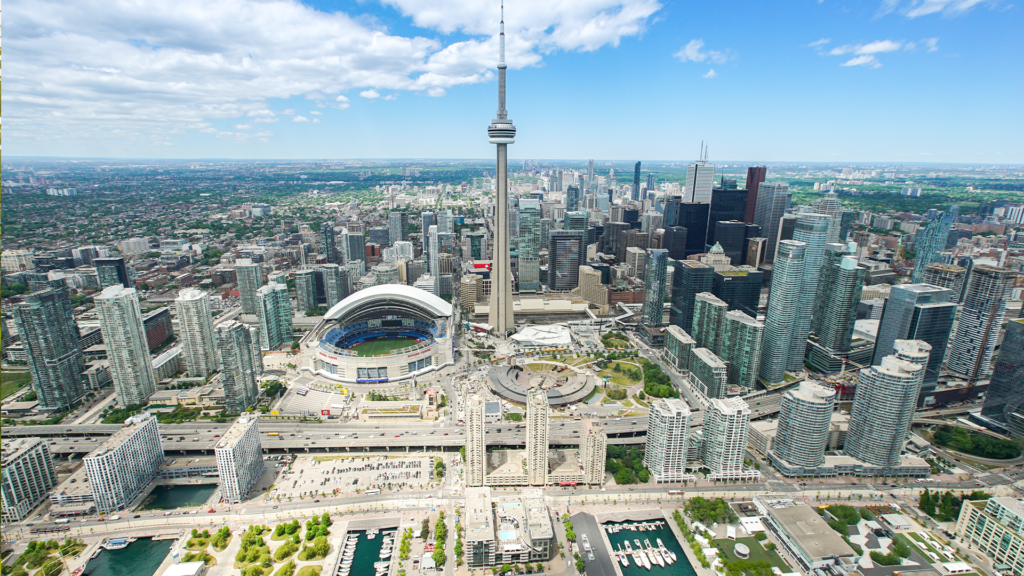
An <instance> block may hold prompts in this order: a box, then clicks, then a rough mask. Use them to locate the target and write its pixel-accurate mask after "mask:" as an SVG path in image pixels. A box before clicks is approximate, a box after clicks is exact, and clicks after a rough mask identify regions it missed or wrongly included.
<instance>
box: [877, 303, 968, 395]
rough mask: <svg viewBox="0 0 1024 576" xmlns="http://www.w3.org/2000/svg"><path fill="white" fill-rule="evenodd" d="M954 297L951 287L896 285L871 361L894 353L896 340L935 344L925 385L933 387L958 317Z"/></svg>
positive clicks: (879, 363) (886, 307) (880, 327)
mask: <svg viewBox="0 0 1024 576" xmlns="http://www.w3.org/2000/svg"><path fill="white" fill-rule="evenodd" d="M951 298H952V293H951V292H950V291H949V290H948V289H946V288H940V287H938V286H931V285H929V284H897V285H895V286H893V287H892V289H891V290H890V291H889V298H888V299H886V301H885V309H884V310H883V311H882V319H881V321H880V322H879V325H878V336H877V338H876V339H875V352H874V357H873V359H872V361H871V363H872V364H874V365H876V366H877V365H881V363H882V359H883V358H885V357H886V356H890V355H892V354H893V351H894V346H895V344H896V341H897V340H923V341H924V342H927V343H928V344H930V345H931V347H932V353H931V355H930V357H929V359H928V366H927V367H926V368H925V373H924V384H925V386H926V388H927V387H934V385H935V384H936V382H938V379H939V369H940V368H941V367H942V360H943V358H945V356H946V344H947V342H949V333H950V331H951V330H952V328H953V320H954V319H955V318H956V312H957V305H956V304H955V303H954V302H952V301H951Z"/></svg>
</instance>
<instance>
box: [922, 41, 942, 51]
mask: <svg viewBox="0 0 1024 576" xmlns="http://www.w3.org/2000/svg"><path fill="white" fill-rule="evenodd" d="M921 42H923V43H924V45H925V46H926V47H927V48H928V51H929V52H935V51H936V50H938V49H939V39H938V38H925V39H924V40H921Z"/></svg>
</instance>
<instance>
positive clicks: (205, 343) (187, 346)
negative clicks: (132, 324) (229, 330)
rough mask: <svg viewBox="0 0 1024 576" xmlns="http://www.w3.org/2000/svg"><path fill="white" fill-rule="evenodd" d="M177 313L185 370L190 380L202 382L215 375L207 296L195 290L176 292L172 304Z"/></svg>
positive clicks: (214, 357)
mask: <svg viewBox="0 0 1024 576" xmlns="http://www.w3.org/2000/svg"><path fill="white" fill-rule="evenodd" d="M174 307H175V309H176V310H177V312H178V332H179V333H180V334H181V341H182V348H183V356H184V359H185V370H186V371H188V375H189V376H191V377H193V378H205V377H207V376H209V375H210V374H213V373H214V372H216V371H217V348H216V344H215V342H214V340H213V316H212V315H211V312H210V296H209V295H208V294H207V293H206V292H203V291H202V290H198V289H196V288H186V289H185V290H182V291H181V292H178V297H177V298H175V300H174Z"/></svg>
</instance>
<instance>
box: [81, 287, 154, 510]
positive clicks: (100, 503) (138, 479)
mask: <svg viewBox="0 0 1024 576" xmlns="http://www.w3.org/2000/svg"><path fill="white" fill-rule="evenodd" d="M112 288H122V287H121V286H120V285H118V286H114V287H112ZM108 289H109V288H108ZM131 290H132V292H134V291H135V289H134V288H133V289H131ZM104 292H105V291H104ZM133 299H134V294H133ZM111 368H113V364H111ZM115 382H116V380H115ZM163 462H164V449H163V446H162V445H161V444H160V429H159V426H158V425H157V422H156V418H155V417H153V416H150V415H149V412H143V413H141V414H136V415H134V416H132V417H131V418H130V419H129V420H127V421H126V422H125V425H124V427H122V428H121V429H120V430H118V431H117V432H116V433H114V434H113V435H111V436H109V437H107V439H106V440H104V441H103V442H102V443H101V444H100V445H99V446H98V447H96V449H95V450H93V451H92V452H90V453H89V454H88V455H86V456H85V457H83V458H82V463H83V464H84V465H85V473H86V476H87V477H88V479H89V488H90V490H91V491H92V498H93V502H94V503H95V504H96V509H97V510H98V511H99V512H100V513H102V514H106V513H110V512H113V511H115V510H120V509H122V508H127V507H128V505H129V504H131V502H132V500H134V499H135V497H136V496H138V495H139V494H140V493H141V492H142V490H143V489H144V488H145V487H146V486H147V485H149V483H150V482H151V481H152V480H153V478H155V477H156V473H157V469H158V468H159V467H160V465H161V464H163Z"/></svg>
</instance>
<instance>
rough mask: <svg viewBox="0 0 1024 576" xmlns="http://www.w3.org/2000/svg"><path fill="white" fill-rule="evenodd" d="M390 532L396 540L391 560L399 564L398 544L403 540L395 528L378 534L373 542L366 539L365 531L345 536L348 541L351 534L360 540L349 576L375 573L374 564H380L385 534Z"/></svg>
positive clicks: (393, 544)
mask: <svg viewBox="0 0 1024 576" xmlns="http://www.w3.org/2000/svg"><path fill="white" fill-rule="evenodd" d="M388 532H391V533H394V534H395V538H394V541H393V543H392V550H393V552H394V553H393V555H392V556H391V558H390V560H391V561H392V562H397V561H398V542H400V541H401V539H400V536H401V534H399V533H398V532H396V531H395V529H394V528H391V529H387V530H381V531H380V533H378V534H377V535H376V536H374V537H373V540H370V539H368V538H367V537H366V531H365V530H359V531H355V532H353V531H349V532H348V534H346V535H345V539H346V540H348V536H349V535H351V534H356V535H358V536H359V540H358V541H357V542H356V553H355V555H354V556H353V557H352V568H351V570H350V571H349V576H369V575H371V574H374V573H375V570H374V567H373V564H374V563H375V562H380V561H381V559H380V549H381V543H382V542H383V541H384V534H386V533H388ZM342 545H343V546H344V544H342ZM338 567H339V568H340V567H341V564H340V563H339V564H338ZM323 576H331V575H328V574H326V573H325V574H323Z"/></svg>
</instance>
